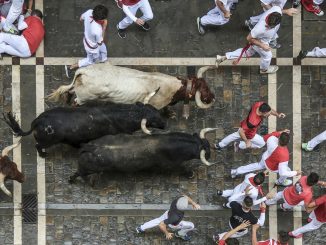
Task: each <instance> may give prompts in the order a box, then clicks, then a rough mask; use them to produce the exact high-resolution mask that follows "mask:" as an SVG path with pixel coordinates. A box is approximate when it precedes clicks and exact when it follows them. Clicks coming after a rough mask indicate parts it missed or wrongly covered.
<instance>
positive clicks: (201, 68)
mask: <svg viewBox="0 0 326 245" xmlns="http://www.w3.org/2000/svg"><path fill="white" fill-rule="evenodd" d="M215 68H216V67H215V66H203V67H200V68H199V70H198V71H197V78H203V75H204V73H205V72H206V71H208V70H211V69H215Z"/></svg>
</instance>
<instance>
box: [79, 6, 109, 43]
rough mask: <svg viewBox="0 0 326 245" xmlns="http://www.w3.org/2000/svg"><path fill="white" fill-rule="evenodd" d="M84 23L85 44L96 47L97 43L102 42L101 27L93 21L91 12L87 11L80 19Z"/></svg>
mask: <svg viewBox="0 0 326 245" xmlns="http://www.w3.org/2000/svg"><path fill="white" fill-rule="evenodd" d="M80 18H81V19H82V20H83V21H84V36H85V39H86V41H87V43H88V44H89V45H90V46H91V47H94V48H97V47H98V43H101V42H102V41H103V36H102V34H103V29H102V26H101V25H100V24H99V23H97V22H96V21H95V20H93V10H92V9H90V10H87V11H86V12H85V13H83V14H82V16H81V17H80Z"/></svg>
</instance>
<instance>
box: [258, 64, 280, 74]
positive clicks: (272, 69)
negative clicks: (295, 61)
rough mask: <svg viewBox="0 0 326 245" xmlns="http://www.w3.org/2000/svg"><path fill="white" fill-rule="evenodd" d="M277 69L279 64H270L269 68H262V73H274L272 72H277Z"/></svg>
mask: <svg viewBox="0 0 326 245" xmlns="http://www.w3.org/2000/svg"><path fill="white" fill-rule="evenodd" d="M277 70H278V66H269V67H268V69H267V70H261V69H260V74H272V73H276V72H277Z"/></svg>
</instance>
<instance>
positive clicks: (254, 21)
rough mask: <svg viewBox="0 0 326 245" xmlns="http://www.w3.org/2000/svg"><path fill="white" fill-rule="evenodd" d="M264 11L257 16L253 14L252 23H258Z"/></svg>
mask: <svg viewBox="0 0 326 245" xmlns="http://www.w3.org/2000/svg"><path fill="white" fill-rule="evenodd" d="M263 14H264V12H263V13H261V14H260V15H256V16H251V17H250V22H251V24H252V25H256V24H257V23H258V21H259V20H260V18H261V17H262V16H263Z"/></svg>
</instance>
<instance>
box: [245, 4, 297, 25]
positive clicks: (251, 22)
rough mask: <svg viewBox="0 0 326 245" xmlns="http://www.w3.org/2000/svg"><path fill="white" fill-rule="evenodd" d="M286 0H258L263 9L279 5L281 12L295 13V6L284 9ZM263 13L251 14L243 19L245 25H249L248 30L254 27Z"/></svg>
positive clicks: (290, 14) (291, 14)
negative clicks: (248, 17)
mask: <svg viewBox="0 0 326 245" xmlns="http://www.w3.org/2000/svg"><path fill="white" fill-rule="evenodd" d="M286 1H287V0H260V3H261V6H262V7H263V11H264V12H265V11H267V10H269V9H270V8H271V7H273V6H279V7H280V8H281V9H282V13H283V14H286V15H289V16H293V15H294V14H297V13H298V11H297V10H296V9H295V8H289V9H284V5H285V4H286ZM263 14H264V13H261V14H260V15H256V16H251V17H250V19H249V20H246V21H245V25H246V26H248V27H249V29H250V30H252V29H253V28H254V26H255V25H256V24H257V23H258V21H259V20H260V18H261V17H262V15H263Z"/></svg>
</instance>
